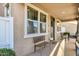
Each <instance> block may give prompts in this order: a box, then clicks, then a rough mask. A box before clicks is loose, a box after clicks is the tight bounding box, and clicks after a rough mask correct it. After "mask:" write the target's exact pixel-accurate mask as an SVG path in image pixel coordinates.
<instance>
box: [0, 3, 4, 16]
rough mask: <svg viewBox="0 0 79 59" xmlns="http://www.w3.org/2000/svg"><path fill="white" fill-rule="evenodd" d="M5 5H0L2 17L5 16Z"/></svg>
mask: <svg viewBox="0 0 79 59" xmlns="http://www.w3.org/2000/svg"><path fill="white" fill-rule="evenodd" d="M3 6H4V5H3V3H0V16H4V7H3Z"/></svg>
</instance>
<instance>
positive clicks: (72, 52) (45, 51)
mask: <svg viewBox="0 0 79 59" xmlns="http://www.w3.org/2000/svg"><path fill="white" fill-rule="evenodd" d="M75 41H76V39H74V38H70V39H69V41H68V40H66V47H65V56H76V49H75ZM55 45H56V43H54V44H50V45H49V44H47V45H46V46H45V48H40V49H38V50H37V51H36V52H33V53H30V54H29V55H27V56H49V55H50V53H51V52H52V50H53V49H54V47H55Z"/></svg>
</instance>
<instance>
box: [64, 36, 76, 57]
mask: <svg viewBox="0 0 79 59" xmlns="http://www.w3.org/2000/svg"><path fill="white" fill-rule="evenodd" d="M75 42H76V39H75V38H69V41H68V40H66V50H65V51H66V52H65V56H76V48H75Z"/></svg>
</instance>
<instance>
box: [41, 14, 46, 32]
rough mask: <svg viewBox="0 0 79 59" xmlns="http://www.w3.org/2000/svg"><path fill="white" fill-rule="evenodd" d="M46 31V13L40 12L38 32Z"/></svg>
mask: <svg viewBox="0 0 79 59" xmlns="http://www.w3.org/2000/svg"><path fill="white" fill-rule="evenodd" d="M45 32H46V15H44V14H43V13H40V33H45Z"/></svg>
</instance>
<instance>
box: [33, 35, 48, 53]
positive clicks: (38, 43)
mask: <svg viewBox="0 0 79 59" xmlns="http://www.w3.org/2000/svg"><path fill="white" fill-rule="evenodd" d="M33 41H34V52H35V51H36V47H44V48H45V45H46V44H48V42H46V41H45V36H37V37H33Z"/></svg>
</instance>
